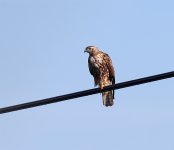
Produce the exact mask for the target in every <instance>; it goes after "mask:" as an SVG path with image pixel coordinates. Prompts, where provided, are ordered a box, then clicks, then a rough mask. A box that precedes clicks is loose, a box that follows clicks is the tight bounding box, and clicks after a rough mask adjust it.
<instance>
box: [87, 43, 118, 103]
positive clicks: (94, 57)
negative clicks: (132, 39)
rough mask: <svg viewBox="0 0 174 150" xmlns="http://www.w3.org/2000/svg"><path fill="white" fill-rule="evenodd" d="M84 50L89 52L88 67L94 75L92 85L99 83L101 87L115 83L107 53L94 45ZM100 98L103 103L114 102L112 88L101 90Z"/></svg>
mask: <svg viewBox="0 0 174 150" xmlns="http://www.w3.org/2000/svg"><path fill="white" fill-rule="evenodd" d="M84 52H87V53H89V58H88V67H89V71H90V73H91V75H93V77H94V85H95V86H96V85H99V87H100V88H101V89H103V87H105V86H108V85H112V84H115V72H114V67H113V65H112V61H111V59H110V57H109V55H108V54H106V53H104V52H102V51H100V50H99V49H98V48H97V47H95V46H88V47H86V49H85V51H84ZM102 99H103V105H105V106H112V105H113V104H114V102H113V99H114V90H112V91H106V92H102Z"/></svg>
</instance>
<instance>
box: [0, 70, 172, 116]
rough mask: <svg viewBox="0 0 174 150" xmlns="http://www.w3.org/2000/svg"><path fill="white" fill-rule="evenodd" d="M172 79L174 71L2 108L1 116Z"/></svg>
mask: <svg viewBox="0 0 174 150" xmlns="http://www.w3.org/2000/svg"><path fill="white" fill-rule="evenodd" d="M172 77H174V71H171V72H167V73H163V74H158V75H153V76H149V77H145V78H140V79H135V80H130V81H126V82H122V83H118V84H114V85H110V86H107V87H105V88H104V89H102V90H101V89H100V88H94V89H89V90H85V91H80V92H75V93H70V94H66V95H61V96H56V97H52V98H46V99H42V100H38V101H33V102H28V103H23V104H18V105H14V106H9V107H4V108H0V114H3V113H8V112H12V111H17V110H21V109H27V108H31V107H37V106H41V105H46V104H51V103H56V102H61V101H65V100H69V99H73V98H78V97H82V96H88V95H92V94H97V93H100V92H103V91H109V90H112V89H114V90H117V89H122V88H126V87H130V86H135V85H139V84H144V83H148V82H153V81H157V80H163V79H167V78H172Z"/></svg>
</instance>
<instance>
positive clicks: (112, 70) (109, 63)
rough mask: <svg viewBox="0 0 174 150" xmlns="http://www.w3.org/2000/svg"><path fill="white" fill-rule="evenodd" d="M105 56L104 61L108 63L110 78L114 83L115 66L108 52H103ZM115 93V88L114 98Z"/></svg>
mask: <svg viewBox="0 0 174 150" xmlns="http://www.w3.org/2000/svg"><path fill="white" fill-rule="evenodd" d="M103 58H104V61H105V63H106V65H107V68H108V70H109V79H110V81H111V82H112V84H115V71H114V67H113V65H112V61H111V59H110V57H109V55H108V54H106V53H103ZM114 94H115V93H114V90H113V98H114Z"/></svg>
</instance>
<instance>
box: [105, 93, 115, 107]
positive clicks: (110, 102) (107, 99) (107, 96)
mask: <svg viewBox="0 0 174 150" xmlns="http://www.w3.org/2000/svg"><path fill="white" fill-rule="evenodd" d="M102 99H103V105H104V106H106V107H107V106H112V105H113V104H114V101H113V93H112V91H106V92H102Z"/></svg>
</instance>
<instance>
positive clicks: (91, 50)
mask: <svg viewBox="0 0 174 150" xmlns="http://www.w3.org/2000/svg"><path fill="white" fill-rule="evenodd" d="M98 51H99V50H98V48H97V47H95V46H88V47H86V48H85V51H84V52H87V53H89V55H93V54H96V53H97V52H98Z"/></svg>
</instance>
